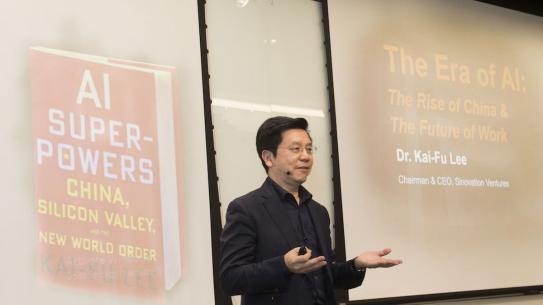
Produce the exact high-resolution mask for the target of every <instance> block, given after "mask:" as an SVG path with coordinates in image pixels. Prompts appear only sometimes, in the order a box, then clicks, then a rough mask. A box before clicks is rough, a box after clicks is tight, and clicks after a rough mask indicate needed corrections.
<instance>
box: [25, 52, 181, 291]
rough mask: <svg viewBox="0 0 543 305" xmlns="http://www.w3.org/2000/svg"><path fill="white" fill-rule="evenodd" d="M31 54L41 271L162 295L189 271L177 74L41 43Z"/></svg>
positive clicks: (87, 285)
mask: <svg viewBox="0 0 543 305" xmlns="http://www.w3.org/2000/svg"><path fill="white" fill-rule="evenodd" d="M29 55H30V77H31V84H32V92H31V93H32V130H33V141H34V154H35V165H34V185H35V202H34V204H35V208H36V215H37V221H38V225H37V232H36V240H37V242H38V253H37V273H38V274H39V275H40V278H43V279H45V280H46V281H51V282H55V283H58V284H61V285H64V286H70V287H78V288H83V289H90V290H93V291H105V292H112V293H118V294H126V295H134V296H142V297H159V296H161V295H163V293H164V291H165V290H166V289H171V288H172V287H173V286H174V285H175V283H176V282H177V281H178V280H179V278H180V274H181V257H180V256H181V254H180V232H179V228H180V227H179V219H180V209H181V198H182V196H181V189H180V185H181V184H180V176H179V177H178V172H179V163H178V161H179V154H178V153H179V147H178V145H176V144H178V143H179V141H178V140H177V141H176V137H175V130H176V126H178V125H177V124H178V122H176V121H175V115H174V104H175V103H174V100H175V95H176V94H175V89H174V85H173V84H174V80H175V69H174V68H173V67H168V66H158V65H152V64H145V63H138V62H132V61H128V60H119V59H108V58H105V57H99V56H91V55H84V54H79V53H73V52H67V51H61V50H54V49H48V48H42V47H34V48H31V49H30V50H29ZM176 151H177V153H176Z"/></svg>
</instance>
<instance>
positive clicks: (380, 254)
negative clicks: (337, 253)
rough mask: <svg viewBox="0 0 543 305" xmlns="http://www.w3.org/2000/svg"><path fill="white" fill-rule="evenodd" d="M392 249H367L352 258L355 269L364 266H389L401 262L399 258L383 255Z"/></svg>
mask: <svg viewBox="0 0 543 305" xmlns="http://www.w3.org/2000/svg"><path fill="white" fill-rule="evenodd" d="M391 251H392V250H390V248H385V249H383V250H381V251H367V252H364V253H362V254H360V255H359V256H357V257H356V258H355V260H354V264H355V267H356V269H364V268H389V267H394V266H396V265H399V264H401V263H402V260H400V259H390V258H385V257H384V256H386V255H388V254H389V253H390V252H391Z"/></svg>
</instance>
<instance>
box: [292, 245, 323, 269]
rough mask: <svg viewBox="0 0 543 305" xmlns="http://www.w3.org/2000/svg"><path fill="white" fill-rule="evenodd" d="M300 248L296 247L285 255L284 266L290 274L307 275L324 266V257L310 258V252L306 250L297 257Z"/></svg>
mask: <svg viewBox="0 0 543 305" xmlns="http://www.w3.org/2000/svg"><path fill="white" fill-rule="evenodd" d="M298 251H300V247H296V248H294V249H292V250H290V251H288V252H287V254H285V256H284V259H285V265H287V269H288V270H289V271H290V272H292V273H308V272H312V271H315V270H318V269H320V268H322V267H324V266H326V260H325V258H324V256H319V257H314V258H311V250H310V249H309V248H307V253H306V254H304V255H298Z"/></svg>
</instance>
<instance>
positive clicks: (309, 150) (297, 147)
mask: <svg viewBox="0 0 543 305" xmlns="http://www.w3.org/2000/svg"><path fill="white" fill-rule="evenodd" d="M285 149H287V150H288V151H289V152H291V153H292V154H294V155H299V154H301V153H302V152H303V151H305V153H306V154H308V155H313V151H314V150H316V149H315V147H314V146H313V145H308V146H306V147H303V146H301V145H293V146H288V147H285Z"/></svg>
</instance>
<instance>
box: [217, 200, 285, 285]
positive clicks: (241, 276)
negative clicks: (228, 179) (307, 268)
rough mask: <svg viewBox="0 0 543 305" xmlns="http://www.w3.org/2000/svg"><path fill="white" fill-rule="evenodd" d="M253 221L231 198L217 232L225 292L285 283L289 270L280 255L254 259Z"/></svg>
mask: <svg viewBox="0 0 543 305" xmlns="http://www.w3.org/2000/svg"><path fill="white" fill-rule="evenodd" d="M257 229H258V228H257V225H256V221H255V219H254V218H252V217H251V215H249V213H248V212H247V211H246V210H245V209H244V207H243V205H240V204H239V202H238V201H236V200H234V201H233V202H232V203H230V205H229V206H228V210H227V212H226V224H225V226H224V229H223V232H222V235H221V240H220V241H221V263H220V265H221V266H220V279H221V285H222V288H223V290H224V292H225V293H226V294H228V295H237V294H258V293H266V292H276V291H279V290H281V288H284V287H286V286H287V285H288V281H289V279H290V276H291V274H290V272H289V271H288V269H287V267H286V265H285V261H284V258H283V256H282V255H280V256H276V257H271V258H267V259H264V260H260V261H259V260H258V259H257V255H256V253H257V242H258V238H257Z"/></svg>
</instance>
